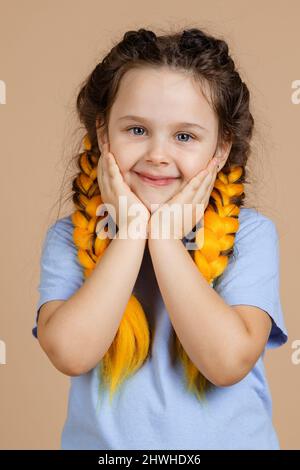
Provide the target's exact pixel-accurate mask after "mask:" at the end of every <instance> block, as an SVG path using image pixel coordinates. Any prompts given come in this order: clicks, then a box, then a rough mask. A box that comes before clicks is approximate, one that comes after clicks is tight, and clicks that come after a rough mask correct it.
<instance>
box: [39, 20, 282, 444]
mask: <svg viewBox="0 0 300 470" xmlns="http://www.w3.org/2000/svg"><path fill="white" fill-rule="evenodd" d="M77 110H78V114H79V118H80V121H81V122H82V123H83V124H84V128H85V137H84V139H83V146H84V148H82V149H81V151H80V152H79V155H78V157H77V158H78V166H79V173H78V175H76V178H75V179H74V182H73V187H72V189H73V201H74V205H75V208H74V212H73V213H72V214H70V215H69V216H67V217H63V218H61V219H59V220H58V221H56V222H55V224H53V225H52V226H51V227H50V228H49V230H48V232H47V235H46V238H45V241H44V244H43V250H42V257H41V279H40V284H39V293H40V298H39V301H38V305H37V316H36V325H35V327H34V328H33V334H34V336H35V337H38V339H39V342H40V344H41V347H42V348H43V350H44V351H45V352H46V354H47V355H48V357H49V359H50V361H51V362H52V363H53V364H54V366H55V367H56V368H57V369H58V370H60V371H61V372H63V373H64V374H67V375H70V376H71V388H70V396H69V405H68V415H67V419H66V422H65V426H64V429H63V433H62V449H106V450H109V449H169V450H170V449H196V450H197V449H279V448H280V447H279V442H278V438H277V435H276V432H275V430H274V427H273V424H272V402H271V395H270V391H269V387H268V384H267V381H266V376H265V370H264V365H263V357H264V354H265V350H266V349H268V348H275V347H279V346H281V345H282V344H284V343H286V341H287V330H286V327H285V324H284V318H283V313H282V309H281V303H280V294H279V245H278V233H277V229H276V226H275V224H274V223H273V221H272V220H270V219H269V218H267V217H266V216H264V215H262V214H261V213H259V212H258V211H257V210H255V209H254V208H249V207H248V208H246V207H242V206H243V199H244V197H245V193H244V183H245V182H246V165H247V159H248V156H249V153H250V141H251V136H252V131H253V125H254V120H253V117H252V115H251V113H250V111H249V90H248V88H247V86H246V85H245V83H244V82H242V80H241V78H240V75H239V73H238V72H237V70H236V68H235V65H234V62H233V60H232V59H231V57H230V56H229V54H228V46H227V44H226V42H224V41H223V40H220V39H216V38H214V37H212V36H211V35H209V34H207V33H205V32H204V31H202V30H199V29H196V28H193V29H190V30H184V31H183V32H178V33H176V34H170V35H162V36H159V37H157V36H156V35H155V34H154V33H153V32H152V31H148V30H144V29H140V30H138V31H129V32H127V33H126V34H125V35H124V38H123V40H122V41H121V42H120V43H119V44H117V45H115V46H114V47H113V49H112V50H111V51H110V53H109V54H108V55H107V56H106V57H105V58H104V59H103V60H102V62H100V63H99V64H98V65H97V66H96V68H95V69H94V70H93V72H92V73H91V74H90V76H89V77H88V78H87V80H86V81H85V83H84V85H83V87H82V89H81V90H80V93H79V96H78V99H77ZM179 137H181V138H179ZM182 137H183V139H182ZM121 196H123V198H124V200H126V203H127V209H128V210H127V211H126V216H125V217H123V218H122V217H121V218H120V215H122V216H124V211H122V214H121V208H120V200H121V198H120V197H121ZM171 204H175V205H177V207H178V206H179V207H183V206H184V205H185V204H186V205H190V206H191V207H192V214H193V218H192V223H191V222H190V223H188V221H187V219H186V218H185V217H182V216H181V215H179V216H178V215H177V216H174V218H173V219H172V221H171V220H170V221H169V229H170V231H169V235H170V236H169V237H167V238H163V237H160V236H158V237H154V236H153V232H152V230H153V229H155V228H158V229H159V230H160V229H161V227H160V226H159V222H158V220H159V218H157V217H155V215H156V216H157V214H160V215H163V216H164V215H166V211H167V210H168V208H170V207H171ZM197 204H202V207H203V208H204V213H202V217H201V218H200V219H199V217H198V218H197V216H196V215H195V214H196V212H195V208H196V205H197ZM103 205H104V208H106V209H107V211H106V212H103V211H100V210H99V209H100V208H101V207H102V208H103ZM135 205H136V207H138V209H139V210H140V214H141V215H142V216H141V217H140V220H141V221H142V222H141V223H140V228H141V231H140V232H139V233H140V236H138V237H135V238H134V237H131V236H129V226H130V224H131V223H132V222H133V220H134V217H133V215H132V212H130V208H133V207H134V206H135ZM121 219H122V220H121ZM160 220H161V219H160ZM111 222H115V223H116V226H117V227H118V231H117V233H116V234H115V236H114V237H108V236H107V235H108V234H109V233H110V231H109V227H111ZM199 222H200V225H201V228H200V229H199V226H198V224H199ZM99 226H100V228H99ZM195 227H196V230H194V229H195ZM121 229H122V230H123V229H124V230H125V232H124V233H125V234H127V236H126V237H123V238H122V237H121V236H120V232H121ZM126 230H127V231H126ZM159 233H160V232H159ZM175 233H177V234H179V235H180V236H179V237H176V236H175V235H174V234H175ZM105 234H106V238H105ZM103 235H104V236H103ZM191 240H193V241H194V243H191ZM37 321H38V323H37Z"/></svg>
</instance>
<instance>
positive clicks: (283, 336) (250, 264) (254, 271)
mask: <svg viewBox="0 0 300 470" xmlns="http://www.w3.org/2000/svg"><path fill="white" fill-rule="evenodd" d="M248 211H249V212H246V213H247V214H248V215H249V214H251V217H248V216H247V217H245V216H244V215H243V218H242V220H240V226H239V229H238V231H237V233H236V238H235V245H234V253H233V256H232V257H231V258H230V260H229V263H228V265H227V268H226V270H225V271H224V272H223V273H222V275H221V276H219V278H217V279H216V282H215V284H214V288H215V289H216V291H217V292H218V293H219V294H220V295H221V297H222V298H223V299H224V300H225V301H226V302H227V303H228V304H229V305H239V304H242V305H253V306H256V307H259V308H261V309H262V310H264V311H265V312H266V313H267V314H269V316H270V317H271V320H272V329H271V332H270V335H269V338H268V341H267V344H266V348H265V349H269V348H276V347H279V346H281V345H283V344H284V343H286V342H287V339H288V332H287V329H286V325H285V322H284V317H283V312H282V306H281V301H280V275H279V272H280V260H279V256H280V255H279V239H278V232H277V228H276V225H275V224H274V222H273V221H272V220H271V219H269V218H268V217H266V216H264V215H262V214H260V213H257V212H255V211H254V210H253V211H252V210H250V209H248ZM253 214H256V215H254V216H253Z"/></svg>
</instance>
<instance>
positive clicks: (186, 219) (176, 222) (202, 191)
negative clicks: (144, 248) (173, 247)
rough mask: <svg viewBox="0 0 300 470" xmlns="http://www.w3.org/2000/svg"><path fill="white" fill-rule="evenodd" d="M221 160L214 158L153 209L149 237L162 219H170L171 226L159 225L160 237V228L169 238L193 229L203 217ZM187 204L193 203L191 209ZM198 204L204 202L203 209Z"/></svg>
mask: <svg viewBox="0 0 300 470" xmlns="http://www.w3.org/2000/svg"><path fill="white" fill-rule="evenodd" d="M219 162H220V161H219V160H218V159H217V158H215V157H214V158H212V159H211V160H210V161H209V163H208V165H207V167H206V168H205V169H203V170H201V171H200V172H199V173H198V174H197V175H196V176H194V177H193V178H192V179H191V180H190V181H189V182H188V183H187V184H186V185H185V186H184V187H183V189H182V190H181V191H179V192H178V193H177V194H175V196H173V197H172V198H171V199H169V200H168V201H166V202H165V203H164V204H163V205H161V206H159V207H158V209H156V210H155V211H152V215H151V217H150V220H149V230H148V234H149V238H151V233H152V230H153V225H154V224H160V223H161V221H165V220H167V221H168V222H169V221H170V227H164V226H162V227H159V238H161V230H160V228H163V229H164V232H166V233H167V234H168V235H169V236H168V238H175V237H176V238H181V239H182V238H183V237H185V236H186V235H187V234H188V233H190V232H191V231H192V229H193V228H194V227H195V225H196V224H197V223H199V222H200V221H201V220H202V218H203V215H204V212H205V209H206V207H207V205H208V202H209V198H210V194H211V192H212V189H213V187H214V183H215V180H216V176H217V172H218V163H219ZM173 204H175V206H174V208H175V211H172V210H170V206H171V205H173ZM185 204H187V205H191V206H189V210H186V209H185V207H184V205H185ZM196 204H203V206H202V207H203V209H201V206H200V208H199V206H198V210H196V209H197V208H196ZM186 207H187V206H186ZM166 212H168V214H167V215H166V214H165V213H166ZM199 212H200V215H199ZM191 214H192V216H191ZM154 233H155V232H154Z"/></svg>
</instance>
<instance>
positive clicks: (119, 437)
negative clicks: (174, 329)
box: [32, 207, 288, 450]
mask: <svg viewBox="0 0 300 470" xmlns="http://www.w3.org/2000/svg"><path fill="white" fill-rule="evenodd" d="M239 222H240V225H239V229H238V231H237V233H236V238H235V245H234V257H231V258H230V260H229V264H228V266H227V268H226V270H225V271H224V272H223V274H222V275H221V276H220V277H219V278H218V279H217V280H216V282H215V283H214V289H216V291H217V292H218V294H219V295H221V296H222V298H223V299H224V300H225V301H226V302H227V303H228V304H229V305H237V304H246V305H254V306H256V307H259V308H261V309H263V310H264V311H265V312H267V313H268V314H269V315H270V317H271V319H272V330H271V333H270V337H269V339H268V343H267V345H266V348H265V350H266V349H268V348H276V347H279V346H281V345H282V344H284V343H286V341H287V338H288V336H287V330H286V327H285V323H284V318H283V313H282V309H281V303H280V285H279V243H278V233H277V229H276V226H275V224H274V222H273V221H272V220H271V219H269V218H268V217H266V216H264V215H262V214H261V213H259V212H258V211H256V210H255V209H252V208H243V207H242V208H241V209H240V215H239ZM72 237H73V225H72V221H71V217H70V216H67V217H64V218H61V219H59V220H58V221H57V222H56V223H54V224H53V225H52V226H51V227H50V228H49V229H48V232H47V234H46V238H45V240H44V243H43V247H42V256H41V263H40V267H41V274H40V284H39V287H38V290H39V295H40V297H39V300H38V304H37V315H36V321H37V317H38V310H39V308H40V307H41V305H42V304H43V303H44V302H47V301H49V300H55V299H57V300H59V299H62V300H67V299H68V298H69V297H70V296H71V295H72V294H73V293H75V292H76V290H77V289H78V288H80V286H81V285H82V283H83V282H84V278H83V270H82V267H81V265H80V263H79V261H78V260H77V248H76V246H75V244H74V242H73V238H72ZM186 242H187V240H186V239H184V240H183V243H185V244H186ZM146 247H147V245H146ZM116 272H117V271H116ZM99 288H101V286H99ZM134 293H135V294H136V295H137V297H138V298H139V300H140V301H141V303H142V305H143V307H144V311H145V313H146V314H147V318H148V321H149V325H150V326H151V329H152V328H153V327H154V328H155V330H154V331H155V337H154V338H153V346H152V350H151V355H150V358H149V359H148V360H147V361H146V362H145V363H144V365H143V366H142V367H141V368H140V369H139V370H138V372H136V373H135V374H134V375H133V376H132V377H130V378H129V379H127V380H126V381H125V382H124V383H123V385H122V386H121V389H120V390H119V391H118V392H117V395H115V396H114V398H113V401H112V405H110V403H109V395H108V391H107V389H106V388H105V389H104V388H101V399H100V405H99V403H98V383H99V382H98V370H99V369H98V366H97V367H95V368H94V369H92V370H90V371H89V372H88V373H85V374H82V375H80V376H76V377H70V391H69V402H68V412H67V418H66V421H65V424H64V428H63V432H62V436H61V448H62V449H97V450H119V449H120V450H124V449H130V450H132V449H139V450H147V449H151V450H154V449H158V450H159V449H162V450H171V449H174V450H177V449H181V450H183V449H188V450H190V449H191V450H202V449H234V450H238V449H280V446H279V441H278V437H277V434H276V431H275V429H274V427H273V424H272V399H271V394H270V390H269V387H268V383H267V380H266V376H265V369H264V364H263V357H264V354H265V350H264V352H263V353H262V355H261V356H260V358H259V359H258V361H257V362H256V364H255V366H254V367H253V369H252V370H251V371H250V372H249V373H248V374H247V376H246V377H244V379H242V380H241V381H240V382H238V383H236V384H234V385H231V386H227V387H215V388H214V389H213V390H212V391H211V392H210V393H209V394H207V403H206V404H205V405H204V404H203V403H201V402H200V401H199V400H198V399H197V397H196V396H195V395H194V394H192V393H191V392H188V391H187V388H186V386H185V373H184V369H183V366H182V364H181V362H180V361H179V360H178V361H177V362H176V363H175V364H173V363H171V356H170V353H169V337H170V333H171V323H170V319H169V315H168V313H167V310H166V308H165V305H164V302H163V300H162V296H161V293H160V291H159V288H158V284H157V281H156V278H155V274H154V271H153V265H152V262H151V257H150V255H149V251H148V248H147V249H145V252H144V257H143V261H142V265H141V269H140V272H139V275H138V277H137V280H136V284H135V287H134ZM187 306H188V303H187ZM254 315H255V313H254ZM36 332H37V326H36V322H35V327H34V328H33V330H32V333H33V334H34V336H35V337H36ZM97 405H98V408H97Z"/></svg>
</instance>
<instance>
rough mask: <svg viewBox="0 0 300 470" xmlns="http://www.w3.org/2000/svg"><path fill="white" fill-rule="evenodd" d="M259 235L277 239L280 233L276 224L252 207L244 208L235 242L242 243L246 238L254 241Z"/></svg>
mask: <svg viewBox="0 0 300 470" xmlns="http://www.w3.org/2000/svg"><path fill="white" fill-rule="evenodd" d="M259 234H260V235H262V234H264V235H268V236H270V237H273V238H274V239H276V238H277V237H278V231H277V227H276V224H275V222H274V221H273V220H272V219H271V218H269V217H267V216H266V215H264V214H262V213H261V212H259V211H258V210H256V209H254V208H252V207H251V208H250V207H242V208H241V209H240V213H239V228H238V231H237V232H236V240H235V242H236V243H239V242H242V241H243V240H244V238H247V239H249V238H250V239H253V238H254V237H257V236H258V235H259ZM259 241H262V240H257V242H259Z"/></svg>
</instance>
